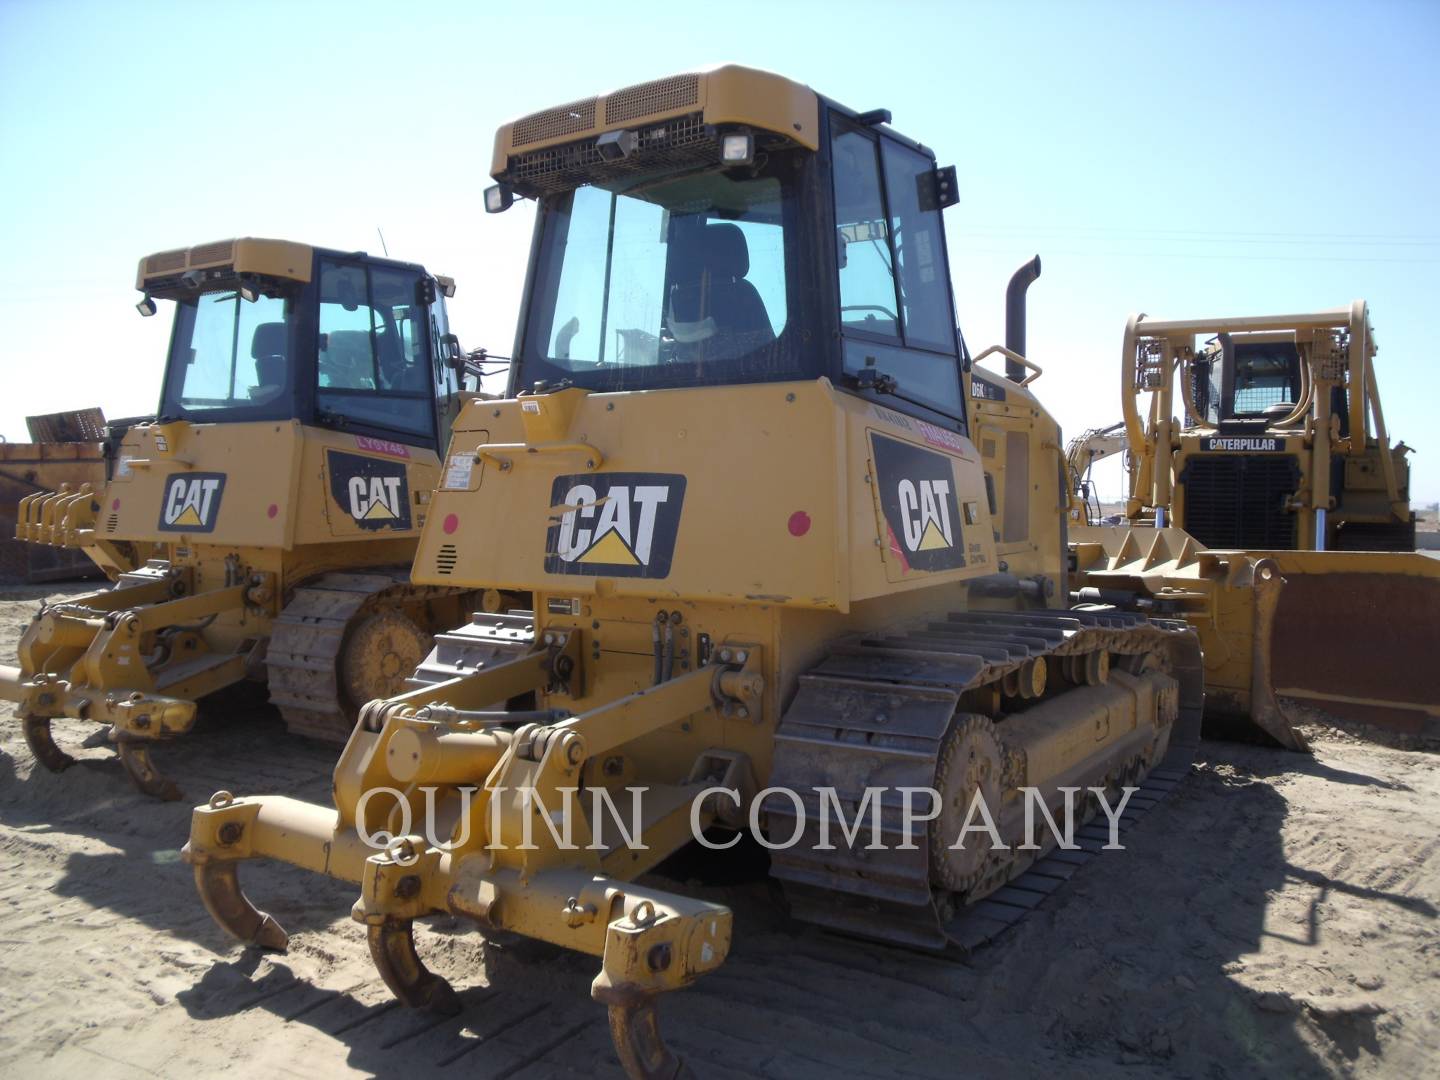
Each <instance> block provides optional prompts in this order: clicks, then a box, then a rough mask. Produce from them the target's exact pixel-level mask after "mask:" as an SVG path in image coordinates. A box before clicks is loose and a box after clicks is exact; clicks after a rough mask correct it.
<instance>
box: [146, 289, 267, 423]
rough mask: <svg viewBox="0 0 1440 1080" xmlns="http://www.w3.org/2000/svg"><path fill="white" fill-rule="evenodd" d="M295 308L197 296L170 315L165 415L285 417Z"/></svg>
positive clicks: (263, 299) (223, 295)
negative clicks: (226, 412) (237, 412)
mask: <svg viewBox="0 0 1440 1080" xmlns="http://www.w3.org/2000/svg"><path fill="white" fill-rule="evenodd" d="M294 322H295V301H294V299H293V298H292V297H289V296H260V297H257V298H256V299H255V300H253V301H251V300H243V299H241V297H240V295H239V294H238V293H236V292H212V293H202V294H201V295H199V296H197V297H192V298H189V299H185V300H180V301H178V302H177V303H176V309H175V332H174V335H173V337H172V338H171V345H170V363H169V371H168V374H167V378H166V381H165V401H164V403H163V404H162V406H161V412H162V414H165V415H174V414H178V415H180V416H185V415H192V414H195V415H198V416H200V417H203V418H205V419H213V418H214V417H213V415H211V414H214V413H217V412H219V411H220V410H234V409H240V410H244V411H245V412H246V413H247V414H250V413H253V414H255V415H257V416H259V417H262V418H266V419H268V418H270V417H271V416H272V415H287V414H288V413H289V411H290V405H289V403H290V398H291V393H290V390H291V386H292V384H293V372H292V371H291V355H292V353H293V351H294V337H295V326H294Z"/></svg>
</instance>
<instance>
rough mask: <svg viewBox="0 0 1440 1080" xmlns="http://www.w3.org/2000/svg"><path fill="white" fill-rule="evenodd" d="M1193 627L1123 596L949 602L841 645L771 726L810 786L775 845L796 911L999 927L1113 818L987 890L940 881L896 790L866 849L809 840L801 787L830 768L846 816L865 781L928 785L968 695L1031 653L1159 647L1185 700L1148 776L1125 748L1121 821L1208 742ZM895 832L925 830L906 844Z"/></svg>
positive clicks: (780, 762) (941, 935)
mask: <svg viewBox="0 0 1440 1080" xmlns="http://www.w3.org/2000/svg"><path fill="white" fill-rule="evenodd" d="M1187 636H1188V631H1187V630H1186V628H1185V624H1183V623H1180V622H1174V621H1165V620H1148V619H1146V618H1144V617H1143V616H1140V615H1134V614H1131V613H1126V612H1118V611H1114V610H1102V611H1087V610H1074V611H1064V612H1059V611H1056V612H1047V611H1042V612H1033V613H1020V612H985V611H973V612H964V613H954V614H951V615H950V616H949V617H948V618H947V619H946V620H945V621H941V622H932V623H930V624H928V626H927V627H926V628H925V629H923V630H915V631H911V632H909V633H905V634H896V635H876V636H871V637H861V638H858V639H854V640H852V641H851V642H849V643H846V644H843V645H841V646H839V647H837V648H835V649H832V650H831V652H830V653H829V655H828V656H827V657H826V658H825V659H824V660H823V661H821V662H820V663H819V664H818V665H817V666H816V667H815V668H814V669H813V670H812V671H811V672H810V673H808V674H806V675H804V676H802V677H801V680H800V688H799V691H798V693H797V694H796V697H795V699H794V701H793V702H792V703H791V705H790V707H789V708H788V709H787V710H786V712H785V715H784V717H783V718H782V720H781V723H780V726H779V729H778V730H777V732H776V736H775V742H776V753H775V764H774V770H773V772H772V775H771V778H770V781H769V782H770V784H771V785H773V786H775V787H779V788H788V789H790V790H792V791H795V792H797V793H801V798H802V801H803V804H804V806H805V810H806V813H805V822H804V823H802V824H803V830H804V831H803V832H802V834H801V835H802V839H801V841H800V842H799V843H797V844H795V845H793V846H792V847H790V848H788V849H784V850H777V851H773V852H772V853H771V871H770V872H771V875H772V876H773V877H775V878H777V879H778V880H779V881H781V882H782V883H783V884H784V887H785V891H786V895H787V897H788V898H789V900H790V903H791V908H792V913H793V914H794V915H795V916H796V917H797V918H799V919H801V920H803V921H807V922H812V923H815V924H817V925H819V926H822V927H825V928H827V929H831V930H837V931H840V932H843V933H847V934H854V935H858V936H862V937H868V938H874V939H877V940H881V941H885V942H889V943H892V944H897V945H904V946H909V947H916V948H923V949H931V950H946V949H951V950H961V951H968V950H972V949H975V948H978V947H979V946H981V945H983V944H984V943H985V942H987V941H989V940H991V939H992V938H995V937H997V936H999V935H1000V934H1003V933H1004V932H1005V931H1006V930H1008V929H1009V928H1010V927H1012V926H1014V925H1015V924H1016V923H1018V922H1020V921H1021V920H1022V919H1024V918H1025V916H1026V915H1028V914H1029V913H1030V912H1031V911H1033V910H1035V909H1036V908H1039V907H1040V906H1041V905H1043V904H1044V903H1045V901H1046V899H1047V898H1048V897H1049V896H1050V895H1051V894H1052V893H1054V892H1056V891H1057V890H1058V889H1059V888H1060V887H1061V886H1062V885H1063V884H1064V883H1065V882H1066V881H1067V880H1068V879H1069V878H1070V877H1071V876H1072V875H1073V874H1075V873H1076V871H1078V870H1079V869H1080V868H1081V867H1083V866H1084V865H1085V864H1087V863H1089V862H1090V861H1092V860H1093V859H1094V858H1095V857H1096V855H1098V854H1099V853H1100V852H1101V851H1102V849H1103V848H1104V845H1105V844H1106V843H1107V842H1108V839H1109V831H1108V829H1106V828H1101V827H1100V826H1098V825H1090V824H1085V825H1084V826H1083V827H1081V828H1078V829H1077V830H1076V833H1075V842H1076V844H1077V845H1078V848H1079V850H1053V851H1050V852H1049V853H1048V854H1045V853H1043V849H1042V853H1041V857H1039V858H1037V859H1036V860H1035V861H1034V862H1033V863H1029V864H1027V863H1026V862H1025V861H1024V860H1023V859H1022V858H1017V859H1016V860H1015V862H1014V864H1013V865H1012V866H1011V867H1010V868H1007V869H1006V871H1005V879H1004V880H1003V882H1002V883H1000V884H999V886H998V887H995V885H994V884H993V882H994V878H993V872H992V876H991V877H987V878H986V879H984V880H985V881H987V882H990V883H991V884H990V888H989V889H988V891H987V890H985V889H983V888H982V889H979V890H976V892H977V893H978V895H975V896H966V895H961V894H946V893H944V892H937V891H936V889H935V887H934V886H933V885H932V872H931V863H930V853H929V850H928V847H929V845H928V843H927V842H926V840H925V838H923V837H920V836H915V837H913V838H909V837H907V836H906V833H905V830H904V825H903V818H902V811H903V806H902V803H901V801H900V799H899V797H898V796H895V797H894V799H893V801H892V800H885V799H882V800H881V803H880V810H879V818H880V831H881V835H882V836H884V837H886V838H887V841H886V843H885V844H884V850H877V851H873V852H872V851H867V850H865V849H864V847H863V846H862V845H863V844H864V843H865V840H864V839H863V838H862V839H860V840H859V841H858V843H856V844H854V845H851V846H849V847H846V846H843V845H844V844H845V841H844V840H843V839H842V840H841V841H839V843H838V844H837V847H836V850H829V851H816V850H813V849H814V847H815V845H816V844H817V843H818V842H819V837H818V830H817V827H816V826H815V825H814V824H813V823H814V822H815V821H816V820H817V818H818V816H819V796H818V794H807V793H810V792H813V789H814V786H815V784H816V781H817V778H828V779H829V780H830V781H832V782H835V786H836V787H837V792H838V795H839V798H840V801H841V804H842V807H843V809H844V810H845V812H846V815H847V819H853V818H855V817H857V816H858V811H859V808H860V806H861V804H862V797H863V796H862V795H861V794H860V793H862V792H863V791H864V790H865V789H866V788H870V787H875V788H886V789H889V790H890V791H892V792H894V791H895V790H896V789H898V788H901V787H913V788H929V787H931V786H932V785H933V784H934V783H935V777H936V774H937V768H938V767H939V762H940V756H941V753H942V751H943V749H944V747H945V745H946V740H947V737H948V735H949V734H950V732H951V729H952V728H951V725H952V722H953V718H954V717H955V716H956V714H957V709H959V707H960V700H961V695H962V694H964V693H966V692H968V691H972V690H975V689H977V688H980V687H985V686H987V685H989V684H992V683H994V684H1002V685H1003V684H1004V682H1005V680H1006V679H1007V678H1008V679H1010V680H1014V678H1015V677H1016V675H1017V673H1019V672H1021V671H1022V670H1023V668H1024V666H1025V665H1026V664H1028V663H1030V662H1031V661H1033V660H1035V659H1037V658H1042V657H1043V658H1045V659H1046V661H1047V662H1050V663H1055V662H1058V663H1059V664H1060V665H1062V666H1063V665H1064V663H1065V662H1066V658H1068V657H1076V658H1083V657H1084V656H1086V655H1087V654H1091V653H1096V652H1102V651H1103V652H1106V653H1109V654H1111V655H1119V656H1122V657H1124V656H1132V657H1137V658H1139V657H1144V656H1146V655H1147V654H1158V655H1159V656H1161V657H1162V658H1164V661H1165V663H1167V665H1169V666H1170V667H1171V673H1172V674H1174V675H1175V676H1176V677H1177V678H1179V679H1180V681H1181V685H1182V702H1181V708H1180V714H1179V718H1178V719H1177V720H1176V722H1175V724H1174V726H1173V727H1172V730H1171V732H1170V738H1169V744H1168V749H1167V751H1166V753H1165V755H1164V757H1163V758H1162V760H1161V761H1160V762H1158V763H1157V764H1156V765H1154V766H1153V767H1152V768H1150V769H1149V770H1148V772H1146V773H1144V774H1143V775H1142V774H1140V772H1139V767H1138V766H1139V763H1138V762H1127V766H1129V767H1131V768H1132V769H1133V770H1134V774H1135V775H1134V779H1135V780H1136V781H1137V783H1135V784H1133V785H1132V786H1138V787H1139V790H1138V791H1136V792H1135V793H1134V794H1133V795H1132V796H1131V798H1130V800H1129V802H1128V803H1127V804H1126V806H1125V810H1124V813H1123V814H1122V815H1121V818H1120V824H1121V827H1122V829H1123V828H1124V827H1125V826H1127V825H1133V824H1134V822H1135V821H1136V820H1138V819H1139V818H1140V816H1141V815H1143V814H1144V813H1145V812H1146V811H1147V810H1149V809H1150V808H1151V807H1152V806H1154V805H1156V803H1158V802H1159V801H1160V800H1161V799H1163V798H1164V796H1165V795H1166V794H1167V793H1168V792H1169V790H1170V789H1171V788H1173V787H1174V786H1175V785H1176V784H1178V783H1179V782H1180V781H1181V780H1182V779H1184V777H1185V774H1186V772H1187V771H1188V769H1189V766H1190V763H1191V760H1192V759H1193V757H1194V754H1195V750H1196V747H1197V746H1198V744H1199V737H1200V731H1199V716H1200V709H1201V706H1200V702H1199V701H1198V700H1194V699H1193V698H1198V695H1192V700H1189V701H1186V700H1185V698H1184V687H1185V686H1186V685H1192V686H1193V685H1198V663H1199V659H1198V652H1196V651H1194V650H1193V649H1190V648H1181V649H1178V650H1174V649H1172V643H1174V642H1176V641H1177V640H1179V639H1180V638H1184V637H1187ZM1190 640H1191V641H1192V643H1193V638H1191V639H1190ZM1172 652H1173V654H1174V655H1173V656H1171V655H1169V654H1172ZM1071 663H1072V664H1074V663H1076V661H1071ZM1192 668H1193V669H1194V670H1181V669H1192ZM1012 685H1013V682H1012ZM1062 692H1064V691H1062ZM1004 723H1005V721H1004V720H1003V719H1000V720H998V721H997V722H996V730H997V731H999V732H1002V733H1003V731H1004ZM837 778H843V782H842V781H841V780H840V779H837ZM1097 779H1098V778H1097ZM1109 779H1112V780H1114V779H1122V780H1129V779H1131V777H1129V776H1126V777H1119V778H1109ZM767 813H768V815H769V817H770V818H771V819H772V821H774V822H776V824H775V825H773V826H772V829H774V830H777V831H778V832H779V834H780V835H789V831H788V830H790V829H791V828H795V827H796V823H795V820H794V819H795V818H796V817H797V816H798V813H797V810H796V808H795V807H794V805H793V804H790V803H787V802H784V801H778V802H774V803H771V804H769V805H767ZM897 839H901V840H903V839H913V840H915V841H918V842H917V843H913V844H912V846H911V847H910V849H909V850H906V849H904V848H902V847H899V846H898V845H897V844H896V843H895V842H894V841H896V840H897ZM832 842H834V841H832Z"/></svg>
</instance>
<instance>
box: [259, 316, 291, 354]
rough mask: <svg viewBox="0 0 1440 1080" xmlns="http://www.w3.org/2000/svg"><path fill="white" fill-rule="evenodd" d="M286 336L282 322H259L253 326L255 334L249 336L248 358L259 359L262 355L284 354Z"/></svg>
mask: <svg viewBox="0 0 1440 1080" xmlns="http://www.w3.org/2000/svg"><path fill="white" fill-rule="evenodd" d="M288 336H289V335H288V332H287V330H286V328H285V324H284V323H283V322H267V323H261V324H260V325H259V326H257V327H255V334H254V336H253V337H251V338H250V358H251V359H252V360H259V359H260V358H261V357H263V356H284V355H285V339H286V337H288Z"/></svg>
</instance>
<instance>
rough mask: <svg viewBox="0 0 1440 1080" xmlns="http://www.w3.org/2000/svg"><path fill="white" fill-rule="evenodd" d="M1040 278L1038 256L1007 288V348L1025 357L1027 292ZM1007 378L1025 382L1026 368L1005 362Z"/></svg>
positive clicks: (1011, 361) (1012, 361)
mask: <svg viewBox="0 0 1440 1080" xmlns="http://www.w3.org/2000/svg"><path fill="white" fill-rule="evenodd" d="M1039 276H1040V256H1039V255H1036V256H1035V257H1034V258H1033V259H1031V260H1030V261H1029V262H1027V263H1026V264H1025V265H1024V266H1022V267H1020V269H1018V270H1016V271H1015V273H1014V274H1012V275H1011V276H1010V284H1009V285H1007V286H1005V347H1006V348H1007V349H1009V350H1010V351H1011V352H1014V353H1019V354H1020V355H1021V356H1024V355H1025V291H1026V290H1027V289H1029V288H1030V283H1031V282H1032V281H1034V280H1035V279H1036V278H1038V277H1039ZM1005 377H1006V378H1007V379H1010V380H1011V381H1012V382H1024V381H1025V368H1024V367H1022V366H1021V365H1020V364H1017V363H1016V362H1015V361H1014V360H1010V359H1007V360H1006V361H1005Z"/></svg>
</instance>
